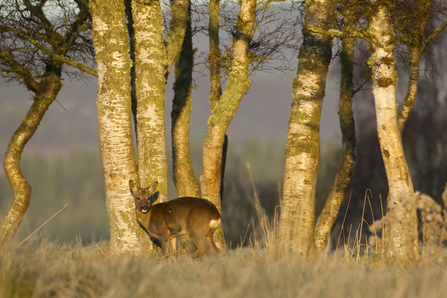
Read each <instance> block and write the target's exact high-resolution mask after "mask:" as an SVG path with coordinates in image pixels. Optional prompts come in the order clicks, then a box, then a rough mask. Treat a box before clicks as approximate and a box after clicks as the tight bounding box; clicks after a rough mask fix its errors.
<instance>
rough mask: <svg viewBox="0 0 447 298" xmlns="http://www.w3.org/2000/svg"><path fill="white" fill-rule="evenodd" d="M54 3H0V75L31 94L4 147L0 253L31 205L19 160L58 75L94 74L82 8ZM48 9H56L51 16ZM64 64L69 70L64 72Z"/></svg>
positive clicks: (53, 91) (77, 4) (54, 90)
mask: <svg viewBox="0 0 447 298" xmlns="http://www.w3.org/2000/svg"><path fill="white" fill-rule="evenodd" d="M60 5H61V3H59V2H54V1H47V0H41V1H26V0H25V1H18V0H5V1H3V3H2V5H1V6H0V73H1V75H2V77H5V78H7V79H8V80H11V81H13V80H17V81H18V82H19V83H20V84H23V85H24V86H25V87H26V88H27V89H28V90H29V91H31V92H32V93H34V97H33V101H32V104H31V107H30V109H29V111H28V113H27V114H26V116H25V117H24V119H23V121H22V123H21V124H20V126H19V127H18V128H17V130H16V131H15V132H14V134H13V136H12V138H11V140H10V141H9V143H8V146H7V149H6V154H5V160H4V163H3V165H4V169H5V173H6V176H7V178H8V181H9V183H10V185H11V187H12V190H13V195H14V197H13V201H12V204H11V207H10V208H9V210H8V211H7V213H6V214H5V215H4V217H3V219H2V221H1V223H0V253H3V252H4V251H5V250H6V249H7V248H8V247H9V246H10V244H11V241H12V239H13V237H14V234H15V232H16V231H17V229H18V228H19V226H20V223H21V221H22V219H23V217H24V216H25V213H26V211H27V209H28V206H29V203H30V200H31V185H30V184H29V183H28V181H27V179H26V177H25V176H24V174H23V172H22V170H21V165H20V160H21V156H22V153H23V150H24V148H25V146H26V144H27V142H28V141H29V140H30V139H31V138H32V136H33V135H34V133H35V132H36V130H37V127H38V126H39V124H40V123H41V121H42V119H43V117H44V115H45V113H46V111H47V110H48V109H49V107H50V105H51V104H52V103H53V102H54V101H55V100H56V97H57V95H58V93H59V91H60V89H61V88H62V86H63V84H62V74H65V75H68V76H71V77H74V78H80V77H82V76H83V73H88V74H91V75H96V72H95V71H94V70H92V69H91V68H90V67H91V66H92V64H93V63H92V60H93V50H92V45H91V42H90V41H89V39H88V31H89V30H90V25H91V20H90V15H89V13H88V9H87V4H86V3H85V2H84V1H76V2H74V3H72V6H70V7H64V6H60ZM51 9H57V10H59V12H60V13H59V14H56V15H52V12H51ZM67 65H70V66H71V68H70V67H67Z"/></svg>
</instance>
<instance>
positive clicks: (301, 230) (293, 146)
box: [280, 0, 336, 254]
mask: <svg viewBox="0 0 447 298" xmlns="http://www.w3.org/2000/svg"><path fill="white" fill-rule="evenodd" d="M335 4H336V1H332V0H328V1H324V0H321V1H310V0H308V1H306V13H305V23H304V25H303V37H304V41H303V44H302V45H301V48H300V54H299V63H298V70H297V76H296V78H295V80H294V83H293V86H292V87H293V95H292V96H293V103H292V111H291V115H290V119H289V126H288V134H287V141H286V149H285V169H284V180H283V194H282V195H283V199H282V206H281V216H280V238H281V239H282V240H283V241H285V242H284V244H285V245H289V244H291V245H293V246H295V247H296V248H297V250H298V251H299V252H300V253H303V254H307V253H309V252H310V251H311V250H312V248H313V245H314V218H315V185H316V181H317V174H318V163H319V159H320V136H319V130H320V116H321V108H322V104H323V98H324V94H325V88H326V76H327V72H328V68H329V63H330V60H331V50H332V39H331V37H329V36H325V35H321V34H318V33H312V32H310V31H309V30H308V29H307V26H308V25H314V26H316V27H320V28H323V29H329V28H333V27H334V26H333V25H334V21H335V15H334V12H335V11H336V9H335Z"/></svg>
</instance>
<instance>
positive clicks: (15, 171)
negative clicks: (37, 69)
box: [0, 68, 62, 255]
mask: <svg viewBox="0 0 447 298" xmlns="http://www.w3.org/2000/svg"><path fill="white" fill-rule="evenodd" d="M58 72H59V74H56V73H49V74H47V75H46V76H44V78H42V80H41V82H40V84H39V85H40V90H39V93H38V94H36V95H35V96H34V101H33V104H32V105H31V108H30V109H29V111H28V113H27V114H26V116H25V118H24V119H23V121H22V123H21V124H20V126H19V127H18V128H17V130H16V131H15V133H14V135H13V136H12V138H11V140H10V141H9V143H8V147H7V148H6V154H5V160H4V162H3V166H4V169H5V173H6V177H7V178H8V181H9V184H10V185H11V188H12V191H13V194H14V198H13V202H12V204H11V207H10V208H9V209H8V211H7V212H6V214H5V216H4V217H3V219H2V222H1V223H0V255H2V254H3V253H4V252H5V250H6V249H8V247H9V246H10V245H11V242H12V239H13V237H14V234H15V233H16V231H17V229H18V228H19V226H20V223H21V222H22V219H23V217H24V216H25V213H26V211H27V209H28V206H29V203H30V198H31V186H30V185H29V183H28V181H27V180H26V178H25V176H24V175H23V173H22V169H21V166H20V159H21V157H22V152H23V149H24V148H25V145H26V143H27V142H28V141H29V140H30V139H31V137H32V136H33V135H34V133H35V132H36V130H37V127H38V126H39V124H40V122H41V120H42V118H43V116H44V115H45V112H46V111H47V110H48V108H49V107H50V105H51V104H52V103H53V101H54V100H55V99H56V97H57V94H58V93H59V91H60V89H61V87H62V83H61V81H60V68H59V71H58Z"/></svg>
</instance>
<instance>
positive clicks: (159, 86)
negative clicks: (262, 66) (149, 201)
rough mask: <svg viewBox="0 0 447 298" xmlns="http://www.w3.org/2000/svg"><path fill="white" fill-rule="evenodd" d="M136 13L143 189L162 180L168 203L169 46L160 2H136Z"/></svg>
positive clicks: (161, 197) (163, 198)
mask: <svg viewBox="0 0 447 298" xmlns="http://www.w3.org/2000/svg"><path fill="white" fill-rule="evenodd" d="M132 15H133V21H134V25H133V28H134V30H135V74H136V80H135V86H136V98H137V116H136V118H137V150H138V177H139V178H140V187H141V188H145V187H148V186H149V185H150V184H151V183H153V182H154V181H158V191H159V192H160V195H159V202H166V201H167V199H168V179H167V178H168V167H167V153H166V134H165V130H166V125H165V88H166V80H165V72H166V70H165V67H166V49H165V45H164V42H163V30H164V26H163V15H162V13H161V6H160V2H159V1H151V2H149V3H141V2H139V1H132Z"/></svg>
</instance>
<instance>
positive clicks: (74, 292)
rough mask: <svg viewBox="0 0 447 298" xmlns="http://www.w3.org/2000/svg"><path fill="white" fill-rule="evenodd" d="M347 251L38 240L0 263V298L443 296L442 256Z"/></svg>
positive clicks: (446, 287) (446, 261)
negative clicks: (212, 249) (169, 248)
mask: <svg viewBox="0 0 447 298" xmlns="http://www.w3.org/2000/svg"><path fill="white" fill-rule="evenodd" d="M353 251H354V253H353V254H355V248H354V249H353ZM351 252H352V251H351ZM353 254H351V253H350V252H348V254H346V252H345V251H338V252H336V253H332V254H321V255H314V256H311V257H303V256H300V255H297V254H295V253H292V252H289V253H284V252H281V251H279V250H277V249H276V248H275V247H269V248H264V249H256V248H238V249H235V250H231V251H229V253H228V254H225V255H221V256H218V257H211V258H203V259H202V258H197V257H196V256H191V255H180V256H178V257H177V258H176V259H163V258H161V257H159V256H158V254H154V255H151V256H122V257H117V256H111V255H109V253H108V247H107V243H106V242H102V243H94V244H91V245H88V246H81V245H76V246H73V247H70V246H63V245H62V246H55V245H54V244H52V243H45V242H42V243H41V245H40V247H39V248H37V249H29V250H22V251H21V252H18V253H11V254H9V255H7V256H5V257H4V258H3V259H2V260H0V297H5V298H7V297H20V298H21V297H244V298H248V297H269V298H270V297H334V298H337V297H393V298H396V297H405V298H409V297H443V296H444V295H445V293H446V292H447V271H446V264H447V258H445V257H444V255H442V256H441V257H440V256H439V255H436V256H425V257H424V258H423V259H422V260H421V261H420V262H417V263H414V264H407V265H401V264H399V263H393V262H390V261H387V260H386V259H384V258H381V257H380V256H379V255H376V254H373V253H370V254H368V255H366V254H363V255H361V256H360V257H359V258H357V256H355V255H353Z"/></svg>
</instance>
